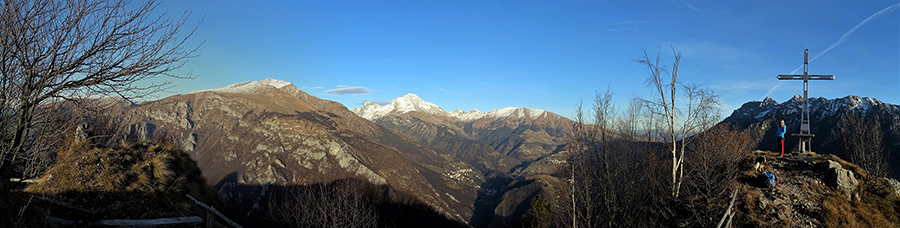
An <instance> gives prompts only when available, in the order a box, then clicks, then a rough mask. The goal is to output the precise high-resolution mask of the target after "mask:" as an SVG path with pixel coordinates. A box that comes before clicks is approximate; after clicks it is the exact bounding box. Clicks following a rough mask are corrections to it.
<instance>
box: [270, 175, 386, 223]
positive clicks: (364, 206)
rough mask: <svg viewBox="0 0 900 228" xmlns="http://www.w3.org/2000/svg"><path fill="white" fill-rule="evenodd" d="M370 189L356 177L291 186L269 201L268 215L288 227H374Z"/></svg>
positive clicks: (374, 206) (370, 187) (376, 220)
mask: <svg viewBox="0 0 900 228" xmlns="http://www.w3.org/2000/svg"><path fill="white" fill-rule="evenodd" d="M373 191H375V189H373V188H372V185H368V184H365V183H361V182H360V181H346V182H344V183H332V184H328V185H326V184H316V185H311V186H307V187H303V188H293V189H290V190H289V192H288V193H287V195H286V197H285V199H282V200H281V202H270V203H269V205H270V209H269V211H270V212H269V217H270V218H271V219H272V220H275V221H279V222H281V223H282V224H283V225H286V226H290V227H378V225H379V222H378V221H379V219H378V208H377V205H376V200H375V199H374V198H373V197H372V196H374V195H375V194H374V192H373Z"/></svg>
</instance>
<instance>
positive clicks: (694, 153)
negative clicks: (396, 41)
mask: <svg viewBox="0 0 900 228" xmlns="http://www.w3.org/2000/svg"><path fill="white" fill-rule="evenodd" d="M750 145H751V139H750V135H749V133H747V132H746V131H741V130H737V129H731V128H730V127H729V126H726V125H717V126H715V127H713V128H710V129H709V130H707V131H706V132H703V133H702V134H700V135H698V136H696V137H695V138H694V143H692V144H691V146H690V147H689V148H688V151H689V153H690V156H691V159H688V160H687V162H686V164H685V170H686V171H687V175H688V177H690V178H687V179H685V186H684V187H685V189H684V195H685V196H686V197H684V198H682V199H681V202H682V203H681V207H680V208H683V209H684V210H682V211H683V212H684V213H683V215H684V216H682V217H680V218H679V219H678V220H681V221H683V223H684V224H691V225H692V226H694V227H713V226H715V225H716V224H717V223H718V221H719V219H720V218H721V217H722V213H723V212H724V211H725V210H726V208H727V207H728V204H729V201H730V199H731V192H732V191H733V190H734V189H735V186H736V185H735V183H736V182H737V179H738V177H739V176H740V174H741V166H740V164H741V161H743V160H744V159H746V158H747V153H748V151H749V150H750Z"/></svg>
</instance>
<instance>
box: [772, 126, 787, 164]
mask: <svg viewBox="0 0 900 228" xmlns="http://www.w3.org/2000/svg"><path fill="white" fill-rule="evenodd" d="M785 132H787V125H784V120H781V126H780V127H778V131H776V132H775V135H778V149H779V150H780V151H781V155H779V157H784V133H785Z"/></svg>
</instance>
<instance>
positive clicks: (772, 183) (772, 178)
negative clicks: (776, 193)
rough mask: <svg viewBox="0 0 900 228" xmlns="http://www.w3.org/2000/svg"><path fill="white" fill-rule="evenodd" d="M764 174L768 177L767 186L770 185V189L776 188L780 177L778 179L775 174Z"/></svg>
mask: <svg viewBox="0 0 900 228" xmlns="http://www.w3.org/2000/svg"><path fill="white" fill-rule="evenodd" d="M763 174H765V175H766V180H767V184H768V185H769V187H774V186H775V185H778V177H776V176H775V174H774V173H772V172H765V173H763Z"/></svg>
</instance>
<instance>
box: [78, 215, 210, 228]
mask: <svg viewBox="0 0 900 228" xmlns="http://www.w3.org/2000/svg"><path fill="white" fill-rule="evenodd" d="M201 223H203V219H202V218H200V217H197V216H187V217H174V218H158V219H112V220H100V221H97V222H94V223H91V224H90V225H89V226H97V227H136V228H137V227H146V228H157V227H192V226H196V225H200V224H201Z"/></svg>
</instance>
